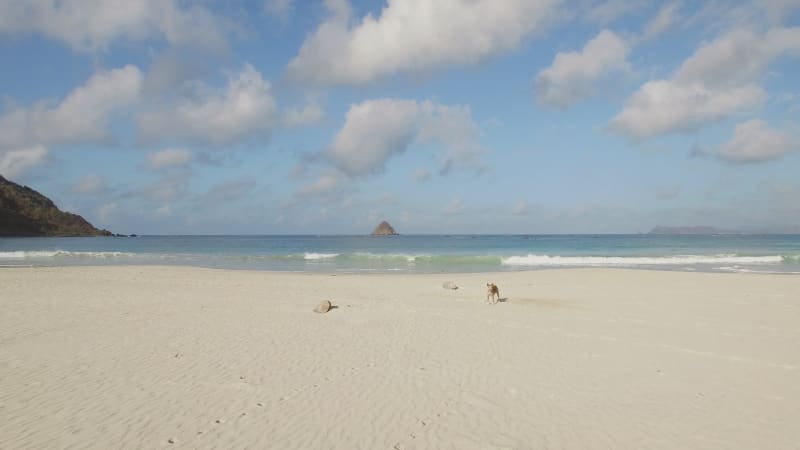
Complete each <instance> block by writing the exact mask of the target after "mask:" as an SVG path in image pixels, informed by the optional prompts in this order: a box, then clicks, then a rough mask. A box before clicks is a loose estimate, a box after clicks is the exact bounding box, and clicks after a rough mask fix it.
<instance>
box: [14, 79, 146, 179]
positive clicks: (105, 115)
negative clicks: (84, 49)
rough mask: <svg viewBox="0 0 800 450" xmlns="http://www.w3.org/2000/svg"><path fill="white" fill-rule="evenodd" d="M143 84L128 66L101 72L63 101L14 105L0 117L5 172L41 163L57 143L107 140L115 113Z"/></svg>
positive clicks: (133, 98) (131, 102) (129, 103)
mask: <svg viewBox="0 0 800 450" xmlns="http://www.w3.org/2000/svg"><path fill="white" fill-rule="evenodd" d="M141 88H142V73H141V71H140V70H139V69H138V68H137V67H136V66H132V65H128V66H125V67H122V68H119V69H112V70H98V71H97V72H95V74H94V75H92V76H91V77H90V78H89V79H88V80H87V81H86V83H84V84H83V85H81V86H78V87H76V88H75V89H73V90H72V91H71V92H70V93H69V94H67V96H66V97H64V99H63V100H61V102H58V103H56V102H53V101H51V100H40V101H38V102H36V103H34V104H33V105H30V106H28V107H12V108H11V109H10V110H9V111H8V112H6V113H5V114H4V115H2V116H0V162H2V164H0V167H1V168H2V171H4V172H5V173H13V174H19V173H22V172H23V171H25V170H28V169H30V168H32V167H34V166H36V165H38V164H40V163H41V162H42V161H44V160H45V157H46V156H47V154H48V147H50V146H53V145H61V144H79V143H101V142H105V141H108V140H109V139H110V134H109V130H108V125H109V121H110V120H111V117H112V115H113V114H114V113H115V112H118V111H120V110H122V109H125V108H127V107H130V106H132V105H134V104H135V103H136V102H137V101H138V99H139V95H140V92H141Z"/></svg>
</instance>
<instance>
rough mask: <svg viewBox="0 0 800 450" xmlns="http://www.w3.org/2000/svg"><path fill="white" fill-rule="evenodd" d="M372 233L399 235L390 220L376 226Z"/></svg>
mask: <svg viewBox="0 0 800 450" xmlns="http://www.w3.org/2000/svg"><path fill="white" fill-rule="evenodd" d="M372 235H373V236H397V231H395V230H394V228H392V226H391V225H389V222H387V221H385V220H384V221H383V222H381V223H380V224H379V225H378V226H377V227H375V230H373V231H372Z"/></svg>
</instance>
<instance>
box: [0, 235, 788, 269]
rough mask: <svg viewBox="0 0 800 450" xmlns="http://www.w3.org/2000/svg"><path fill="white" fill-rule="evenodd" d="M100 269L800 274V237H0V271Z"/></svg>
mask: <svg viewBox="0 0 800 450" xmlns="http://www.w3.org/2000/svg"><path fill="white" fill-rule="evenodd" d="M105 265H183V266H198V267H211V268H225V269H249V270H271V271H295V272H330V273H339V272H352V273H361V272H379V273H396V272H400V273H442V272H444V273H459V272H501V271H518V270H535V269H548V268H569V267H624V268H639V269H659V270H678V271H703V272H756V273H785V274H800V235H702V236H701V235H681V236H671V235H646V234H637V235H403V236H391V237H372V236H309V235H303V236H276V235H267V236H254V235H247V236H139V237H81V238H77V237H73V238H63V237H62V238H0V266H4V267H9V266H105Z"/></svg>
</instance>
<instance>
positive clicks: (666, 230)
mask: <svg viewBox="0 0 800 450" xmlns="http://www.w3.org/2000/svg"><path fill="white" fill-rule="evenodd" d="M647 234H747V233H743V232H741V231H731V230H721V229H719V228H716V227H710V226H705V225H694V226H679V227H670V226H663V225H658V226H656V227H655V228H653V229H652V230H650V232H649V233H647Z"/></svg>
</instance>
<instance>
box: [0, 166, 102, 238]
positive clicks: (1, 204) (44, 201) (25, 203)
mask: <svg viewBox="0 0 800 450" xmlns="http://www.w3.org/2000/svg"><path fill="white" fill-rule="evenodd" d="M0 236H19V237H27V236H113V234H112V233H111V232H110V231H108V230H99V229H97V228H95V227H94V226H92V224H90V223H89V222H87V221H86V219H84V218H83V217H81V216H79V215H77V214H72V213H68V212H64V211H61V210H60V209H58V207H56V205H55V204H54V203H53V201H52V200H50V199H49V198H47V197H45V196H44V195H42V194H40V193H38V192H36V191H35V190H33V189H31V188H29V187H27V186H21V185H19V184H17V183H14V182H13V181H9V180H6V179H5V178H3V177H2V176H0Z"/></svg>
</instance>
